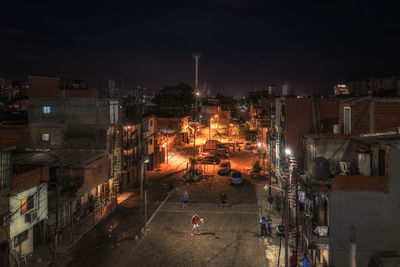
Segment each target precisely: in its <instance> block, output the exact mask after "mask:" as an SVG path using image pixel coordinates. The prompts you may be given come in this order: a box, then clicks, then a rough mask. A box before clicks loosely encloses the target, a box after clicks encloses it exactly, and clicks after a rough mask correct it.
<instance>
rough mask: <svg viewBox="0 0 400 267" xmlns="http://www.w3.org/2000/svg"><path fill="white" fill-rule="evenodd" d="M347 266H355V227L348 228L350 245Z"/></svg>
mask: <svg viewBox="0 0 400 267" xmlns="http://www.w3.org/2000/svg"><path fill="white" fill-rule="evenodd" d="M349 249H350V251H349V256H350V257H349V261H350V263H349V266H350V267H356V251H357V245H356V234H355V228H354V227H351V228H350V246H349Z"/></svg>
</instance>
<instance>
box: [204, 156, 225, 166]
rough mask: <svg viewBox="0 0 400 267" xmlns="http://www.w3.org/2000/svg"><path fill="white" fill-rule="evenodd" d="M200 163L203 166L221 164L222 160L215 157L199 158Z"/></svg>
mask: <svg viewBox="0 0 400 267" xmlns="http://www.w3.org/2000/svg"><path fill="white" fill-rule="evenodd" d="M199 161H200V163H202V164H220V162H221V159H219V158H218V157H215V156H209V157H205V158H199Z"/></svg>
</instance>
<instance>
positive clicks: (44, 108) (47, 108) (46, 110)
mask: <svg viewBox="0 0 400 267" xmlns="http://www.w3.org/2000/svg"><path fill="white" fill-rule="evenodd" d="M50 112H51V107H50V106H43V107H42V113H43V114H50Z"/></svg>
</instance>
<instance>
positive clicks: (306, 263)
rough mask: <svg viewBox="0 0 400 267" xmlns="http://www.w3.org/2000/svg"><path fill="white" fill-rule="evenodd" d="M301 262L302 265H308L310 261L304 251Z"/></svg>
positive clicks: (308, 266)
mask: <svg viewBox="0 0 400 267" xmlns="http://www.w3.org/2000/svg"><path fill="white" fill-rule="evenodd" d="M301 262H302V263H303V267H310V261H309V260H308V258H307V254H306V253H304V257H303V259H302V260H301Z"/></svg>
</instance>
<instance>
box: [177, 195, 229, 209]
mask: <svg viewBox="0 0 400 267" xmlns="http://www.w3.org/2000/svg"><path fill="white" fill-rule="evenodd" d="M188 203H189V193H188V192H187V191H185V193H183V209H187V208H188ZM227 203H228V196H227V195H226V194H225V192H224V191H222V192H221V204H227Z"/></svg>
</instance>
